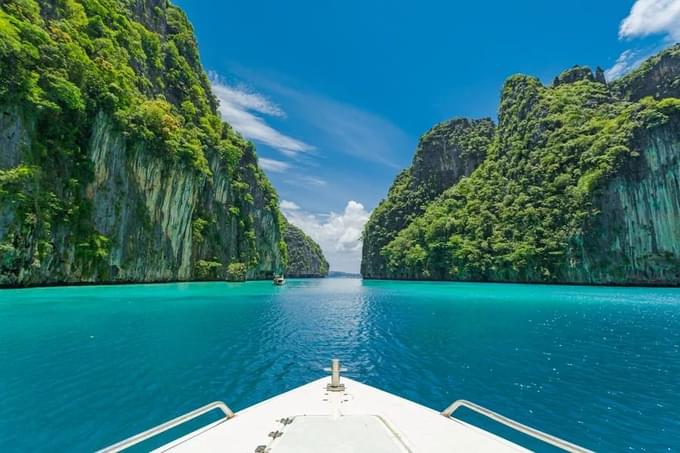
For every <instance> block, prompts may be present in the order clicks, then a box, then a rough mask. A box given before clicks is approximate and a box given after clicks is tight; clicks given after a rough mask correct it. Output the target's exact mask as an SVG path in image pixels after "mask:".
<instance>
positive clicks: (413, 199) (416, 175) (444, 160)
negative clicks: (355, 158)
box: [361, 118, 494, 278]
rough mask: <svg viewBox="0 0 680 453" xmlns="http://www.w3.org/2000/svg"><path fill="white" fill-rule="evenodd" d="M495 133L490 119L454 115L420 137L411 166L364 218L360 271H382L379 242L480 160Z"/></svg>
mask: <svg viewBox="0 0 680 453" xmlns="http://www.w3.org/2000/svg"><path fill="white" fill-rule="evenodd" d="M493 134H494V124H493V122H492V121H491V119H482V120H468V119H464V118H458V119H453V120H450V121H445V122H443V123H440V124H438V125H436V126H435V127H433V128H432V129H430V130H429V131H428V132H426V133H425V134H424V135H423V136H422V137H421V138H420V141H419V143H418V147H417V149H416V154H415V156H414V158H413V163H412V165H411V167H410V168H408V169H406V170H404V171H402V172H401V173H400V174H399V175H398V176H397V179H396V180H395V182H394V183H393V184H392V187H391V188H390V191H389V193H388V195H387V199H385V200H383V201H382V202H381V203H380V204H379V205H378V207H377V208H376V209H375V210H374V211H373V213H372V215H371V218H370V220H369V221H368V223H367V224H366V227H365V230H364V241H363V250H362V261H361V274H362V275H363V276H364V277H366V278H379V277H381V276H384V275H386V262H385V259H384V257H383V256H382V255H381V250H382V248H383V247H384V246H385V245H387V244H388V243H390V242H391V241H392V239H394V237H395V236H396V234H397V233H398V232H399V231H400V230H401V229H402V228H404V227H405V226H406V225H408V224H409V222H410V221H411V220H412V219H413V218H415V217H416V216H418V215H420V214H421V213H422V212H423V211H424V209H425V207H426V206H427V204H428V203H429V202H431V201H432V200H434V199H435V198H436V197H437V196H439V195H440V194H441V193H442V192H443V191H444V190H446V189H447V188H448V187H451V186H452V185H454V184H455V183H457V182H458V181H459V180H460V179H461V178H462V177H464V176H468V175H469V174H470V173H472V171H473V170H474V169H475V168H477V166H479V164H480V163H482V161H483V160H484V158H485V157H486V153H487V149H488V147H489V145H490V143H491V140H492V138H493Z"/></svg>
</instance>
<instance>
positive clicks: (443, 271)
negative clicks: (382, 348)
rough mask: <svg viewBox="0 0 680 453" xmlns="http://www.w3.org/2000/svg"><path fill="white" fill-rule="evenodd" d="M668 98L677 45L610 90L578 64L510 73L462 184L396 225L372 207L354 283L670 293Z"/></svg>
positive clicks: (675, 134)
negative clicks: (577, 286)
mask: <svg viewBox="0 0 680 453" xmlns="http://www.w3.org/2000/svg"><path fill="white" fill-rule="evenodd" d="M679 90H680V45H675V46H673V47H671V48H669V49H667V50H665V51H664V52H662V53H660V54H659V55H657V56H655V57H652V58H651V59H650V60H648V61H647V62H645V63H644V64H643V65H641V67H640V68H639V69H638V70H636V71H634V72H632V73H631V74H629V75H627V76H626V77H624V78H623V79H620V80H617V81H616V82H614V83H612V84H609V85H608V84H607V83H606V82H605V81H604V78H603V77H602V72H601V71H597V73H596V74H593V73H592V72H590V70H589V69H587V68H584V67H578V66H577V67H574V68H572V69H570V70H567V71H565V72H564V73H562V74H561V75H560V76H558V77H556V79H555V82H554V83H553V85H552V86H547V87H546V86H543V85H542V84H541V83H540V81H538V80H537V79H535V78H532V77H526V76H513V77H511V78H510V79H508V81H507V82H506V84H505V86H504V88H503V94H502V98H501V104H500V108H499V123H498V126H497V127H496V129H495V132H494V134H493V135H494V136H493V139H492V140H491V141H490V145H489V146H488V151H487V152H486V158H485V159H484V161H483V162H481V164H479V166H478V167H477V168H476V169H475V170H474V171H473V172H472V173H471V174H470V175H469V177H466V178H462V179H460V180H459V181H457V182H456V181H454V182H453V183H452V184H450V186H449V187H447V188H446V189H445V190H442V193H441V194H440V195H439V196H438V197H436V198H433V199H430V200H431V201H429V202H426V204H425V205H424V206H423V205H421V207H420V211H419V213H418V214H417V215H412V216H409V217H408V218H407V219H406V222H402V223H398V222H396V223H394V222H393V223H389V222H388V221H386V217H385V216H384V213H383V210H382V209H380V208H378V209H376V210H375V212H374V214H373V215H372V218H371V220H370V221H369V223H368V224H367V227H366V231H365V242H364V261H363V262H362V270H363V271H364V272H363V274H364V276H365V277H373V278H405V279H444V280H476V281H506V282H553V283H585V284H647V285H679V284H680V99H678V96H680V91H679ZM408 172H409V171H408V170H407V172H405V173H404V174H408ZM404 174H402V175H400V176H399V177H398V178H397V181H396V182H395V186H397V185H398V184H399V181H400V178H404V176H403V175H404ZM393 192H394V186H393V188H392V189H391V190H390V194H389V195H388V199H387V201H386V202H384V204H386V203H389V202H390V201H392V202H393V203H395V204H397V206H393V207H391V208H390V211H391V212H403V211H404V210H407V211H408V210H410V209H411V208H408V207H407V206H409V203H408V201H404V199H400V198H397V197H395V196H394V194H393ZM409 212H410V211H409ZM376 231H378V232H380V238H386V239H383V240H382V241H380V240H376V239H375V232H376Z"/></svg>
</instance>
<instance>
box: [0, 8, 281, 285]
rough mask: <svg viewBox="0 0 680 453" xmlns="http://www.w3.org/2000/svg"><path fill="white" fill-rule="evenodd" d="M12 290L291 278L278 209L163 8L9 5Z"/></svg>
mask: <svg viewBox="0 0 680 453" xmlns="http://www.w3.org/2000/svg"><path fill="white" fill-rule="evenodd" d="M0 31H1V33H0V285H10V286H13V285H40V284H52V283H80V282H128V281H144V282H146V281H168V280H192V279H222V278H225V277H226V274H227V267H228V265H229V264H234V263H243V264H244V265H245V268H246V273H247V276H248V277H249V278H264V277H269V276H271V275H272V274H273V273H276V272H281V271H282V270H283V265H284V262H285V244H284V243H283V238H282V225H281V224H280V213H279V211H278V204H277V196H276V193H275V191H274V189H273V188H272V186H271V184H270V183H269V181H268V180H267V178H266V176H265V175H264V173H263V172H262V171H261V169H260V168H259V167H258V165H257V157H256V155H255V149H254V147H253V145H252V144H251V143H248V142H246V141H245V140H243V139H242V138H241V137H240V136H239V135H238V134H237V133H236V132H235V131H234V130H233V129H232V128H231V127H229V125H227V124H224V123H223V122H222V121H221V120H220V119H219V117H218V115H217V101H216V99H215V98H214V97H213V95H212V94H211V91H210V84H209V82H208V80H207V77H206V76H205V73H204V71H203V68H202V67H201V64H200V61H199V57H198V51H197V48H196V42H195V38H194V36H193V32H192V30H191V26H190V25H189V23H188V21H187V19H186V17H185V16H184V14H183V13H182V12H181V10H179V9H178V8H176V7H174V6H172V5H170V4H169V3H168V2H167V1H165V0H83V1H78V2H76V1H72V0H65V1H60V2H50V1H36V0H23V1H13V0H9V1H6V2H2V4H1V5H0Z"/></svg>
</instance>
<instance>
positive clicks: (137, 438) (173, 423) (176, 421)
mask: <svg viewBox="0 0 680 453" xmlns="http://www.w3.org/2000/svg"><path fill="white" fill-rule="evenodd" d="M215 409H219V410H221V411H222V412H223V413H224V420H228V419H230V418H232V417H233V416H234V412H233V411H232V410H231V409H229V406H227V405H226V404H225V403H223V402H222V401H215V402H213V403H210V404H206V405H205V406H203V407H199V408H198V409H196V410H193V411H191V412H187V413H186V414H184V415H180V416H179V417H177V418H173V419H172V420H169V421H167V422H165V423H162V424H160V425H158V426H156V427H154V428H151V429H149V430H147V431H144V432H142V433H139V434H136V435H134V436H132V437H130V438H127V439H125V440H122V441H120V442H118V443H116V444H113V445H111V446H110V447H106V448H104V449H102V450H99V451H98V452H97V453H114V452H119V451H123V450H126V449H128V448H130V447H132V446H134V445H137V444H139V443H141V442H144V441H145V440H148V439H151V438H152V437H154V436H157V435H159V434H161V433H164V432H165V431H168V430H170V429H172V428H175V427H177V426H179V425H182V424H184V423H186V422H188V421H190V420H193V419H195V418H197V417H200V416H201V415H204V414H207V413H208V412H211V411H213V410H215Z"/></svg>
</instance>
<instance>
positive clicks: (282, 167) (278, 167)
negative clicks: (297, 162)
mask: <svg viewBox="0 0 680 453" xmlns="http://www.w3.org/2000/svg"><path fill="white" fill-rule="evenodd" d="M257 161H258V162H259V163H260V167H262V168H264V169H265V170H269V171H271V172H274V173H283V172H285V171H286V170H288V169H289V168H290V164H289V163H287V162H282V161H280V160H275V159H267V158H266V157H258V158H257Z"/></svg>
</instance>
